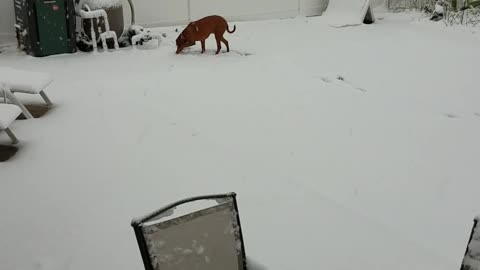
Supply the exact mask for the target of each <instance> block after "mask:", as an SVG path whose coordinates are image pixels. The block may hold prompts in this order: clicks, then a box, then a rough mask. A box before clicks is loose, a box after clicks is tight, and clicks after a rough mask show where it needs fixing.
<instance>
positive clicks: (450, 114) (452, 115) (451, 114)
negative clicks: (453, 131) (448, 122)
mask: <svg viewBox="0 0 480 270" xmlns="http://www.w3.org/2000/svg"><path fill="white" fill-rule="evenodd" d="M445 116H446V117H448V118H453V119H455V118H459V116H458V115H456V114H453V113H446V114H445Z"/></svg>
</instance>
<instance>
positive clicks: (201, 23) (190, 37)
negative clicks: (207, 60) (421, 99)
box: [177, 15, 237, 54]
mask: <svg viewBox="0 0 480 270" xmlns="http://www.w3.org/2000/svg"><path fill="white" fill-rule="evenodd" d="M236 29H237V27H236V26H235V25H234V26H233V31H230V30H228V23H227V21H226V20H225V19H224V18H223V17H221V16H217V15H214V16H208V17H205V18H203V19H200V20H198V21H196V22H191V23H190V24H189V25H187V27H186V28H185V29H184V30H183V32H182V33H181V34H180V36H178V38H177V54H178V53H180V52H181V51H182V50H183V49H185V48H186V47H190V46H193V45H195V42H196V41H200V42H201V43H202V53H204V52H205V40H206V39H207V38H208V37H209V36H210V35H211V34H214V35H215V39H216V40H217V53H216V54H218V53H219V52H220V49H221V48H222V46H221V44H220V42H223V43H224V44H225V46H227V52H229V51H230V47H229V46H228V41H227V40H226V39H225V38H224V37H223V34H224V33H225V31H227V32H228V33H230V34H233V33H234V32H235V30H236Z"/></svg>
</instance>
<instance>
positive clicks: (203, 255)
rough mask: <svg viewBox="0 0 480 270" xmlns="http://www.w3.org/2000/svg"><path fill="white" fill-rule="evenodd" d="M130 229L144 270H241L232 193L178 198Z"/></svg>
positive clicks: (243, 260) (239, 233) (240, 245)
mask: <svg viewBox="0 0 480 270" xmlns="http://www.w3.org/2000/svg"><path fill="white" fill-rule="evenodd" d="M131 225H132V227H133V230H134V232H135V236H136V238H137V242H138V245H139V248H140V254H141V255H142V259H143V263H144V266H145V270H156V269H162V270H177V269H197V270H247V265H246V255H245V248H244V242H243V235H242V228H241V226H240V216H239V212H238V206H237V200H236V194H235V193H228V194H218V195H207V196H199V197H193V198H188V199H184V200H181V201H178V202H175V203H172V204H170V205H168V206H165V207H164V208H161V209H159V210H157V211H154V212H151V213H150V214H147V215H145V216H143V217H141V218H138V219H133V220H132V223H131ZM172 251H173V253H172ZM249 269H251V268H249ZM252 269H253V268H252Z"/></svg>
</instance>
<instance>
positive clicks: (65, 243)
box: [0, 14, 480, 270]
mask: <svg viewBox="0 0 480 270" xmlns="http://www.w3.org/2000/svg"><path fill="white" fill-rule="evenodd" d="M417 18H418V16H416V15H411V14H401V15H392V14H391V15H388V16H387V17H386V18H385V19H384V20H380V21H378V22H377V23H375V24H372V25H363V26H360V27H350V28H340V29H335V28H331V27H328V26H326V24H325V23H324V22H323V21H322V18H321V17H316V18H309V19H306V18H297V19H293V20H278V21H264V22H243V23H236V24H237V32H236V33H235V34H233V35H228V34H227V35H225V38H226V39H227V40H228V41H229V42H230V46H231V49H232V50H233V52H231V53H223V54H221V55H218V56H215V55H213V53H214V50H215V46H214V39H213V37H212V38H211V40H209V43H207V50H208V52H207V54H206V55H200V54H199V52H200V46H199V45H198V44H197V45H196V46H195V47H193V48H192V49H191V50H190V51H186V52H184V53H183V54H181V55H175V53H174V52H175V45H174V41H175V38H176V36H177V33H175V32H174V28H168V29H159V31H162V32H166V33H167V35H168V40H166V41H164V42H163V44H162V45H161V47H160V48H159V49H155V50H139V51H133V50H131V49H130V48H127V49H123V50H122V51H120V52H115V53H101V54H97V55H93V54H85V53H77V54H74V55H62V56H54V57H48V58H32V57H27V56H25V55H23V54H21V53H17V52H16V51H15V48H14V47H11V48H7V49H6V50H5V51H4V52H3V53H1V54H0V65H1V66H11V67H16V68H23V69H28V70H37V71H48V72H52V73H53V74H54V75H55V77H56V81H55V82H54V83H53V84H52V85H51V86H50V87H49V88H48V89H47V91H48V93H49V95H50V97H51V99H52V101H53V102H54V103H55V104H56V106H55V107H54V109H52V110H51V111H50V112H48V114H46V115H45V116H44V117H42V118H40V119H37V120H27V121H17V122H16V123H14V125H13V129H14V130H15V133H16V134H17V136H18V137H19V139H20V140H21V141H22V143H21V144H20V150H19V152H18V153H17V155H16V156H15V158H14V159H13V160H11V161H10V162H7V163H0V216H1V222H0V239H1V241H0V265H1V267H0V268H1V269H2V270H30V269H31V270H67V269H68V270H85V269H92V270H97V269H103V270H133V269H136V270H139V269H143V265H142V260H141V257H140V254H139V251H138V246H137V243H136V240H135V236H134V234H133V230H132V229H131V227H130V224H129V223H130V220H131V218H133V217H137V216H139V215H142V214H145V213H147V212H149V211H151V210H154V209H157V208H159V207H161V206H164V205H165V204H167V203H170V202H172V201H176V200H178V199H181V198H184V197H188V196H193V195H202V194H211V193H223V192H230V191H235V192H237V194H238V201H239V208H240V214H241V218H242V225H243V230H244V238H245V247H246V253H247V256H250V257H252V258H254V259H256V260H257V261H259V262H260V263H262V264H264V265H265V266H267V267H268V269H271V270H281V269H282V270H283V269H284V270H294V269H299V270H300V269H302V270H306V269H311V270H317V269H339V270H347V269H348V270H350V269H361V270H371V269H391V270H400V269H402V270H414V269H421V270H425V269H436V270H440V269H441V270H444V269H445V270H447V269H449V270H451V269H459V268H460V263H461V260H462V258H463V253H464V251H465V248H466V244H467V241H468V236H469V233H470V229H471V225H472V224H471V222H472V219H473V217H474V216H475V215H476V214H478V212H480V207H479V206H480V197H479V195H478V194H479V190H480V182H479V181H478V180H479V178H480V166H479V157H480V143H479V139H480V106H479V100H480V91H479V87H478V66H477V65H478V63H479V62H480V53H479V45H480V33H476V32H477V31H478V30H475V29H471V28H470V29H469V28H445V27H444V25H443V24H442V23H431V22H429V21H427V20H418V19H417ZM232 26H233V24H232ZM339 77H340V78H341V79H337V78H339ZM22 98H24V99H27V98H30V97H24V96H22ZM36 98H37V97H36ZM1 143H8V138H7V137H6V135H5V134H3V133H2V134H0V144H1Z"/></svg>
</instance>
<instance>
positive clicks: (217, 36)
mask: <svg viewBox="0 0 480 270" xmlns="http://www.w3.org/2000/svg"><path fill="white" fill-rule="evenodd" d="M221 39H222V36H221V35H215V40H216V41H217V52H216V53H215V54H219V53H220V50H221V49H222V44H220V40H221Z"/></svg>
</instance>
